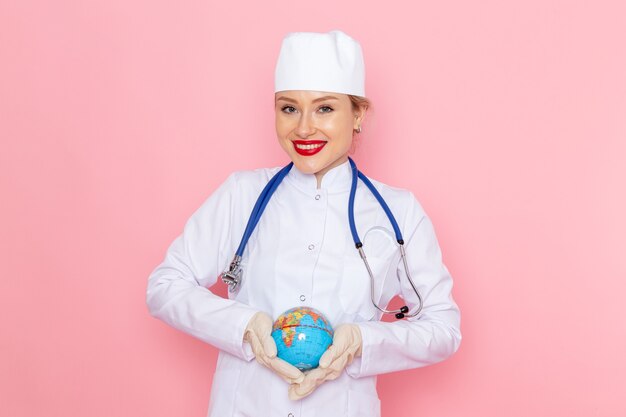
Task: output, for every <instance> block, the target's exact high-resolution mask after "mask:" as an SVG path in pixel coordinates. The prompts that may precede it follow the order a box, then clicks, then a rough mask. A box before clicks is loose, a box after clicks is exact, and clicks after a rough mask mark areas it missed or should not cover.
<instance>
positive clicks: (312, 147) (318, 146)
mask: <svg viewBox="0 0 626 417" xmlns="http://www.w3.org/2000/svg"><path fill="white" fill-rule="evenodd" d="M295 145H296V148H298V149H316V148H320V147H322V146H324V145H325V143H318V144H315V145H298V144H297V143H296V144H295Z"/></svg>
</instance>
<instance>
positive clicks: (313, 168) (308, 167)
mask: <svg viewBox="0 0 626 417" xmlns="http://www.w3.org/2000/svg"><path fill="white" fill-rule="evenodd" d="M292 161H293V164H294V165H295V166H296V168H298V170H299V171H300V172H302V173H304V174H316V173H318V172H320V171H321V170H322V169H324V167H323V166H322V165H321V164H310V163H309V164H307V163H306V162H303V161H302V160H301V159H299V158H295V159H292Z"/></svg>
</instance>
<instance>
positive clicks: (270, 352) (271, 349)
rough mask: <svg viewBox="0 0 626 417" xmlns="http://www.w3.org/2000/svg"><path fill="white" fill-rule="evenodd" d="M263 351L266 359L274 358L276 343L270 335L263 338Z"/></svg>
mask: <svg viewBox="0 0 626 417" xmlns="http://www.w3.org/2000/svg"><path fill="white" fill-rule="evenodd" d="M263 350H264V351H265V355H266V356H267V357H268V358H275V357H276V342H275V341H274V338H273V337H272V336H271V335H266V336H265V337H264V338H263Z"/></svg>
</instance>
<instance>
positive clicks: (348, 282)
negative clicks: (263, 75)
mask: <svg viewBox="0 0 626 417" xmlns="http://www.w3.org/2000/svg"><path fill="white" fill-rule="evenodd" d="M280 168H281V167H275V168H262V169H256V170H250V171H238V172H234V173H233V174H231V175H230V176H229V177H228V178H227V179H226V181H225V182H224V183H223V184H222V185H220V186H219V188H218V189H217V190H216V191H215V192H214V193H213V194H212V195H211V196H210V197H208V198H207V199H206V201H205V202H204V203H203V204H202V205H201V206H200V208H198V209H197V210H196V211H195V212H194V213H193V214H192V216H191V217H190V218H189V220H188V221H187V223H186V225H185V227H184V231H183V233H182V234H181V235H180V236H179V237H178V238H176V239H175V240H174V242H173V243H172V244H171V245H170V247H169V249H168V250H167V253H166V255H165V259H164V260H163V262H162V263H161V264H160V265H158V266H157V267H156V269H155V270H154V271H153V272H152V274H151V275H150V277H149V279H148V285H147V305H148V309H149V311H150V314H152V315H153V316H154V317H157V318H159V319H161V320H163V321H164V322H166V323H168V324H169V325H171V326H173V327H175V328H177V329H179V330H182V331H183V332H186V333H188V334H191V335H193V336H195V337H197V338H199V339H201V340H203V341H205V342H207V343H209V344H211V345H213V346H215V347H216V348H218V349H219V350H220V353H219V357H218V361H217V368H216V371H215V374H214V376H213V385H212V390H211V399H210V402H209V412H208V416H210V417H231V416H237V417H243V416H253V417H278V416H284V417H334V416H342V417H344V416H345V417H356V416H363V417H375V416H380V401H379V399H378V395H377V392H376V375H377V374H381V373H386V372H393V371H399V370H403V369H411V368H417V367H421V366H426V365H430V364H433V363H436V362H439V361H442V360H444V359H446V358H448V357H449V356H451V355H452V354H453V353H454V352H456V350H457V349H458V347H459V344H460V342H461V333H460V313H459V309H458V307H457V305H456V303H455V301H454V300H453V298H452V294H451V290H452V278H451V276H450V274H449V272H448V270H447V269H446V267H445V266H444V264H443V263H442V256H441V251H440V249H439V245H438V243H437V239H436V236H435V232H434V230H433V225H432V224H431V221H430V219H429V218H428V217H427V215H426V214H425V212H424V210H423V209H422V207H421V205H420V204H419V202H418V201H417V200H416V198H415V196H414V195H413V194H412V193H411V192H409V191H407V190H403V189H400V188H395V187H390V186H388V185H385V184H383V183H381V182H379V181H376V180H373V179H371V181H372V183H373V184H374V186H375V187H376V188H377V189H378V191H379V192H380V194H381V195H382V196H383V198H384V199H385V200H386V202H387V204H388V205H389V207H390V209H391V211H392V212H393V214H394V216H395V218H396V220H397V221H398V224H399V226H400V230H401V231H402V234H403V237H404V241H405V248H406V252H407V260H408V265H409V268H410V271H411V275H412V278H413V281H414V282H415V284H416V286H417V288H418V290H419V291H420V294H421V295H422V297H423V300H424V307H423V310H422V312H421V313H420V315H419V316H418V317H416V318H412V319H404V320H396V321H394V322H392V323H387V322H382V321H379V319H380V317H381V313H380V312H378V310H376V308H375V307H374V306H373V305H372V302H371V300H370V279H369V275H368V274H367V270H366V268H365V266H364V264H363V261H362V259H361V258H360V257H359V254H358V251H357V250H356V249H355V246H354V241H353V239H352V235H351V233H350V227H349V223H348V196H349V191H350V184H351V180H352V173H351V169H350V164H349V161H346V162H344V163H343V164H341V165H339V166H337V167H334V168H332V169H331V170H329V171H328V172H327V173H326V174H325V175H324V176H323V178H322V182H321V188H319V189H318V188H317V179H316V177H315V175H313V174H305V173H302V172H301V171H299V170H298V169H297V168H296V167H295V165H294V166H293V167H292V168H291V170H290V171H289V173H288V174H287V176H286V177H285V178H284V180H283V181H282V183H281V184H280V185H279V186H278V188H277V190H276V192H275V193H274V195H273V196H272V197H271V199H270V201H269V203H268V205H267V207H266V209H265V211H264V212H263V215H262V217H261V219H260V221H259V223H258V224H257V227H256V229H255V230H254V233H253V234H252V236H251V237H250V240H249V241H248V245H247V246H246V249H245V251H244V254H243V260H242V267H243V276H242V282H241V284H240V287H239V289H238V290H237V292H235V293H229V299H225V298H222V297H219V296H217V295H215V294H213V293H212V292H211V291H209V289H208V287H210V286H211V285H213V284H214V283H215V282H216V280H217V278H218V276H219V275H220V273H221V272H222V271H224V270H225V269H227V267H228V265H229V264H230V261H231V260H232V258H233V255H234V253H235V251H236V249H237V247H238V245H239V243H240V240H241V237H242V234H243V231H244V229H245V227H246V224H247V221H248V218H249V216H250V213H251V211H252V207H253V206H254V204H255V202H256V200H257V198H258V196H259V194H260V192H261V190H262V189H263V187H264V186H265V185H266V184H267V182H268V181H269V180H270V178H271V177H272V176H273V175H274V174H275V173H277V172H278V171H279V170H280ZM354 217H355V222H356V227H357V231H358V233H359V236H360V237H361V241H362V242H363V249H364V251H365V254H366V255H367V259H368V261H369V264H370V266H371V268H372V272H373V273H374V276H375V278H376V281H375V282H376V300H377V302H378V303H379V305H381V306H385V305H386V304H387V303H388V302H389V300H391V298H393V297H394V296H395V295H398V294H399V295H401V296H402V297H403V298H404V300H405V301H406V304H407V305H408V306H409V308H411V309H412V308H413V306H415V305H416V303H417V298H416V296H415V294H414V292H413V290H412V289H411V287H410V284H409V282H408V280H407V278H406V276H405V274H404V272H403V270H404V265H403V263H402V261H401V258H400V254H399V251H398V248H397V243H396V241H395V235H394V233H393V229H392V227H391V224H390V222H389V220H388V218H387V216H386V215H385V212H384V211H383V209H382V208H381V206H380V205H379V203H378V202H377V200H376V199H375V197H374V196H373V195H372V193H371V192H370V191H369V189H368V188H367V187H366V186H365V184H364V183H363V182H362V181H361V180H359V181H358V187H357V193H356V198H355V208H354ZM296 306H310V307H313V308H315V309H317V310H319V311H321V312H322V313H324V314H325V315H326V317H327V318H328V319H329V321H330V323H331V324H332V326H333V327H336V326H337V325H339V324H341V323H346V322H347V323H355V324H357V325H358V326H359V328H360V330H361V333H362V337H363V347H362V356H361V357H359V358H356V359H355V360H354V362H352V364H350V365H349V366H348V367H347V368H346V369H345V372H343V374H342V376H340V377H339V378H337V379H336V380H333V381H327V382H325V383H323V384H322V385H321V386H320V387H319V388H317V389H316V390H315V391H314V392H313V393H312V394H311V395H309V396H308V397H305V398H303V399H302V400H299V401H291V400H289V398H288V396H287V391H288V384H287V383H286V382H285V381H284V380H283V379H282V378H280V377H279V376H278V375H276V374H274V373H273V372H272V371H270V370H269V369H268V368H266V367H264V366H262V365H260V364H259V363H257V362H256V361H255V360H253V359H254V355H253V353H252V350H251V349H250V346H249V344H247V343H244V342H243V333H244V329H245V327H246V324H247V323H248V320H250V318H251V317H252V315H253V314H255V313H256V312H257V311H264V312H266V313H267V314H269V315H270V316H271V317H272V318H273V319H275V318H276V317H277V316H278V315H279V314H280V313H282V312H284V311H285V310H288V309H290V308H292V307H296ZM394 320H395V319H394Z"/></svg>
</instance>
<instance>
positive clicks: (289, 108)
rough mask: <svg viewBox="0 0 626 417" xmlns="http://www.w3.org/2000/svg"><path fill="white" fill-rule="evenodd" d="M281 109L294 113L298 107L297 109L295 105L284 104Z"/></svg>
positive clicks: (284, 111)
mask: <svg viewBox="0 0 626 417" xmlns="http://www.w3.org/2000/svg"><path fill="white" fill-rule="evenodd" d="M280 110H281V111H282V112H283V113H287V114H291V113H293V112H294V111H296V109H295V108H294V107H293V106H283V107H282V108H281V109H280Z"/></svg>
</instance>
